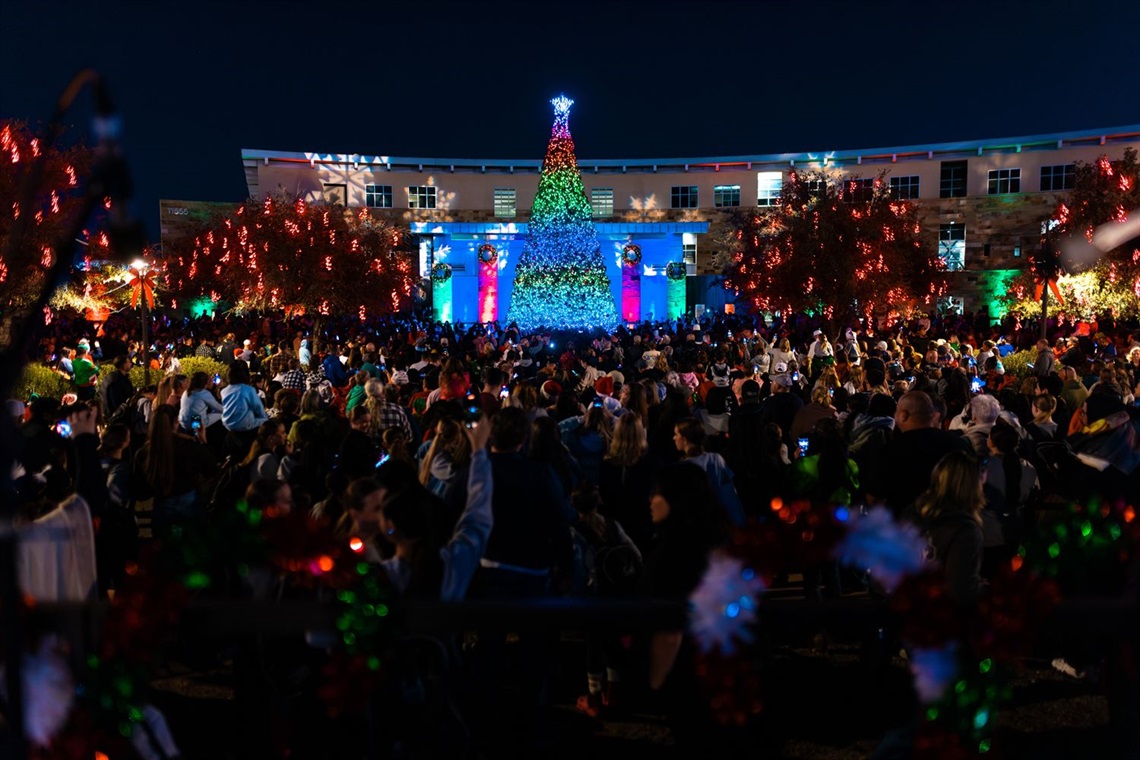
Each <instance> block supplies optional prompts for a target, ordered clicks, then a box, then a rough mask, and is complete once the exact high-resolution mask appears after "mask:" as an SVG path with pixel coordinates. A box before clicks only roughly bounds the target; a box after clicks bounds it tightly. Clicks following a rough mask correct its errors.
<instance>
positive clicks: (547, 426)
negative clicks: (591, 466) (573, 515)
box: [526, 417, 583, 504]
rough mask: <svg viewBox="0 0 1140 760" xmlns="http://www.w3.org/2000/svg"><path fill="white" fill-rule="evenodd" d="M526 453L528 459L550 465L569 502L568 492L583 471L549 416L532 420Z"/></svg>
mask: <svg viewBox="0 0 1140 760" xmlns="http://www.w3.org/2000/svg"><path fill="white" fill-rule="evenodd" d="M526 453H527V458H529V459H530V460H532V461H534V462H541V463H543V464H548V465H550V468H551V469H552V470H553V471H554V475H555V477H556V478H557V480H558V485H559V487H560V488H561V490H562V495H563V497H565V500H566V503H567V504H569V499H570V492H571V491H573V490H574V487H575V486H576V485H577V484H578V483H579V481H581V480H582V478H583V471H582V468H581V466H579V463H578V462H576V461H575V460H574V457H573V456H571V454H570V451H569V449H567V448H566V444H564V443H563V442H562V430H561V428H560V427H559V426H558V423H556V422H555V421H554V420H552V419H550V418H549V417H539V418H537V419H536V420H535V421H534V422H532V423H531V424H530V440H529V441H528V443H527V447H526Z"/></svg>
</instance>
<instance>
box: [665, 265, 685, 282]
mask: <svg viewBox="0 0 1140 760" xmlns="http://www.w3.org/2000/svg"><path fill="white" fill-rule="evenodd" d="M687 274H688V270H687V269H686V268H685V265H684V263H682V262H680V261H670V262H669V264H668V265H667V266H666V267H665V276H666V277H668V278H669V279H670V280H683V279H685V275H687Z"/></svg>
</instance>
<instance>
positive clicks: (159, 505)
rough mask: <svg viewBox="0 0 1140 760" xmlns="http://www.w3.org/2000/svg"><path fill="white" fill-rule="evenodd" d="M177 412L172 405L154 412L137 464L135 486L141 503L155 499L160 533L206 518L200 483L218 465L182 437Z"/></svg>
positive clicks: (192, 441)
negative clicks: (178, 429)
mask: <svg viewBox="0 0 1140 760" xmlns="http://www.w3.org/2000/svg"><path fill="white" fill-rule="evenodd" d="M177 417H178V413H177V411H176V410H175V409H174V407H173V406H170V405H169V404H160V405H158V406H156V407H155V408H154V413H153V414H152V415H151V417H150V428H149V429H148V431H147V441H146V443H145V444H143V446H142V448H140V449H139V450H138V453H137V454H136V455H135V460H134V477H133V478H132V480H133V482H134V483H136V484H137V485H138V491H137V492H136V497H137V498H138V499H139V500H145V499H147V498H153V499H154V513H153V514H154V517H153V524H154V527H155V529H156V530H157V531H162V530H165V529H168V528H170V527H171V526H173V525H175V524H177V523H180V522H187V521H192V520H198V519H201V518H203V517H205V514H206V513H205V510H204V509H203V505H202V503H201V500H200V499H199V496H198V479H199V478H202V479H205V478H209V477H210V476H211V475H212V474H213V473H214V472H215V470H216V469H217V463H216V462H215V460H214V458H213V456H212V455H211V454H210V452H209V449H207V448H206V447H205V446H203V445H201V444H200V443H198V441H197V439H195V438H193V437H191V436H188V435H184V434H182V433H179V432H178V431H177V425H176V420H177Z"/></svg>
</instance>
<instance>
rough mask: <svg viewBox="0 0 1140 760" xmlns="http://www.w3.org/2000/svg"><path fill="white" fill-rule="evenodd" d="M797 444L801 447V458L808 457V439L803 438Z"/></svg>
mask: <svg viewBox="0 0 1140 760" xmlns="http://www.w3.org/2000/svg"><path fill="white" fill-rule="evenodd" d="M797 444H798V445H799V447H800V456H802V457H806V456H807V452H808V439H807V438H801V439H799V441H797Z"/></svg>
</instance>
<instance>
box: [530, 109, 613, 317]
mask: <svg viewBox="0 0 1140 760" xmlns="http://www.w3.org/2000/svg"><path fill="white" fill-rule="evenodd" d="M550 102H551V104H552V105H553V106H554V127H553V128H552V130H551V133H550V143H549V144H548V145H547V148H546V158H545V160H544V161H543V163H542V176H541V178H540V179H539V181H538V192H537V193H536V194H535V197H534V206H533V208H532V211H531V217H530V223H529V225H528V227H527V236H526V242H525V243H524V245H523V250H522V254H521V255H520V257H519V262H518V265H517V266H516V267H515V284H514V290H513V292H512V295H511V306H510V313H509V317H508V319H509V320H510V321H513V322H517V323H518V325H519V326H520V327H523V328H533V327H538V326H545V327H562V328H594V327H612V326H614V325H616V324H617V323H618V314H617V308H616V306H615V305H614V296H613V293H612V291H611V290H610V280H609V277H608V276H607V274H606V265H605V262H604V260H603V259H602V251H601V248H600V246H599V244H598V232H597V230H596V229H595V227H594V222H593V217H592V212H591V208H590V200H589V198H587V197H586V190H585V188H584V187H583V185H582V175H581V173H580V172H579V171H578V160H577V158H576V157H575V154H574V139H573V138H572V137H571V136H570V127H569V116H570V106H572V105H573V104H574V101H573V100H571V99H569V98H567V97H565V96H559V97H557V98H555V99H553V100H552V101H550Z"/></svg>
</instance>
